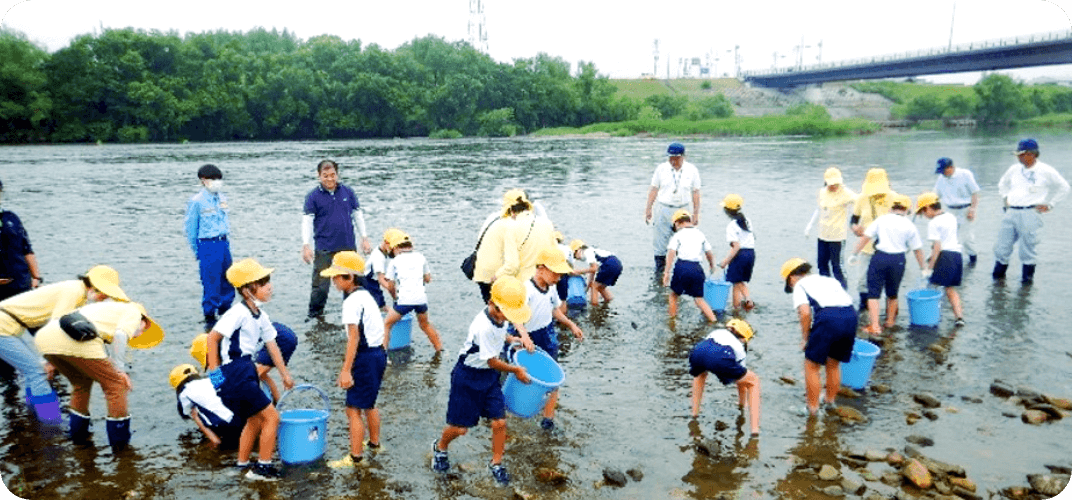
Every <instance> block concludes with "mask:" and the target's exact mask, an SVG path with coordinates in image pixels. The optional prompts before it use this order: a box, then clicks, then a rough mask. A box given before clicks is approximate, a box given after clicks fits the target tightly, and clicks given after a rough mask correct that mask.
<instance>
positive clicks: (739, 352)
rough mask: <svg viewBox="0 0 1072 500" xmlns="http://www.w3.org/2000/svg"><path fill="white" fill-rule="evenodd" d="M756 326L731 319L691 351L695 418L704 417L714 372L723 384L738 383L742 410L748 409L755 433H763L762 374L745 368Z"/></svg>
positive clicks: (693, 415)
mask: <svg viewBox="0 0 1072 500" xmlns="http://www.w3.org/2000/svg"><path fill="white" fill-rule="evenodd" d="M752 335H753V331H752V325H749V324H748V322H746V321H744V320H742V319H737V318H734V319H731V320H729V321H727V322H726V328H725V329H722V328H719V329H717V330H714V331H712V332H711V333H710V334H709V335H708V336H707V338H705V339H703V340H702V341H700V343H698V344H696V346H695V347H693V348H692V352H690V353H689V375H692V417H693V418H696V417H698V416H700V402H702V401H703V390H704V385H705V384H706V383H707V374H708V373H714V374H715V376H716V377H718V381H719V382H722V385H730V384H737V404H738V406H739V407H740V409H741V411H744V409H745V408H748V415H749V420H750V427H751V429H752V436H753V437H756V436H759V399H760V398H759V377H758V376H756V373H755V372H753V371H752V370H749V369H748V368H746V367H745V357H746V355H747V354H746V353H747V351H748V349H747V347H745V346H746V345H748V342H749V341H751V340H752Z"/></svg>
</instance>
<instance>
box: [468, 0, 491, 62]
mask: <svg viewBox="0 0 1072 500" xmlns="http://www.w3.org/2000/svg"><path fill="white" fill-rule="evenodd" d="M485 22H486V20H485V18H484V0H469V45H472V46H473V48H474V49H476V50H478V51H480V52H483V53H485V54H487V53H488V32H487V28H486V26H485Z"/></svg>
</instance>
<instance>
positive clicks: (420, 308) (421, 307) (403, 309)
mask: <svg viewBox="0 0 1072 500" xmlns="http://www.w3.org/2000/svg"><path fill="white" fill-rule="evenodd" d="M391 307H394V309H395V312H396V313H398V315H399V316H405V315H406V313H408V312H410V311H417V314H424V313H426V312H428V304H416V305H412V304H406V305H403V304H395V305H393V306H391Z"/></svg>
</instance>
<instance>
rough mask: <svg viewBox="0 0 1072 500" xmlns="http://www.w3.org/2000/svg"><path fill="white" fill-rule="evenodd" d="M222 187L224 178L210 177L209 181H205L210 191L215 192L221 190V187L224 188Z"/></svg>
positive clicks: (206, 187)
mask: <svg viewBox="0 0 1072 500" xmlns="http://www.w3.org/2000/svg"><path fill="white" fill-rule="evenodd" d="M222 188H223V179H210V180H209V181H208V182H206V183H205V189H208V190H209V191H211V192H213V193H218V192H220V189H222Z"/></svg>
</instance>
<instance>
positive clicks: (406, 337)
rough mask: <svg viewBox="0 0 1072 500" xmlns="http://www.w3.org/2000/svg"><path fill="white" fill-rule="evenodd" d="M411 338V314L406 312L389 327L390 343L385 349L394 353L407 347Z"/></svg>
mask: <svg viewBox="0 0 1072 500" xmlns="http://www.w3.org/2000/svg"><path fill="white" fill-rule="evenodd" d="M412 337H413V313H412V312H408V313H406V315H405V316H402V319H400V320H398V322H397V323H395V324H394V326H392V327H391V342H390V343H389V344H387V349H388V350H390V351H395V350H398V349H403V348H405V347H408V346H409V343H410V341H411V340H412Z"/></svg>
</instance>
